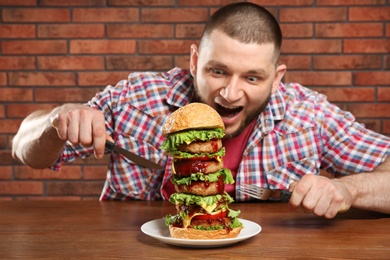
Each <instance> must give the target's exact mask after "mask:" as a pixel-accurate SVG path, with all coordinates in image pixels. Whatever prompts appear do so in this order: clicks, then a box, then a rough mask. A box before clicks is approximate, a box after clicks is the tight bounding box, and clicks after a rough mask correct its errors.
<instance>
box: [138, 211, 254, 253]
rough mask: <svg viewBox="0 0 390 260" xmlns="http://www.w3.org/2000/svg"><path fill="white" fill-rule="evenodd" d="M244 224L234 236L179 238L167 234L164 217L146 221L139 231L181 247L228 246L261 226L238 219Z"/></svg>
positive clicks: (248, 235)
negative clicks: (206, 238)
mask: <svg viewBox="0 0 390 260" xmlns="http://www.w3.org/2000/svg"><path fill="white" fill-rule="evenodd" d="M239 220H240V221H241V223H242V224H243V225H244V228H243V229H242V230H241V232H240V234H239V235H238V236H237V237H235V238H225V239H208V240H200V239H179V238H173V237H171V235H170V234H169V229H168V227H167V226H166V225H165V218H161V219H155V220H151V221H149V222H146V223H145V224H143V225H142V226H141V231H142V232H143V233H145V234H146V235H148V236H151V237H154V238H156V239H158V240H160V241H162V242H164V243H166V244H169V245H173V246H181V247H198V248H201V247H203V248H207V247H222V246H229V245H232V244H235V243H238V242H240V241H243V240H245V239H248V238H251V237H253V236H255V235H257V234H259V233H260V232H261V226H260V225H258V224H257V223H255V222H252V221H249V220H245V219H239Z"/></svg>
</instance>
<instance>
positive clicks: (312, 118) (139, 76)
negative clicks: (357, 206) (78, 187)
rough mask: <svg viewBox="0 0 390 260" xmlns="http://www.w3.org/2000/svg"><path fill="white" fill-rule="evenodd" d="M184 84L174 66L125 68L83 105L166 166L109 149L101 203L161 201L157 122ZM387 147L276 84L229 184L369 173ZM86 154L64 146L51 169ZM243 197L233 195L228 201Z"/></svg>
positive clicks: (348, 118) (295, 87) (311, 95)
mask: <svg viewBox="0 0 390 260" xmlns="http://www.w3.org/2000/svg"><path fill="white" fill-rule="evenodd" d="M192 82H193V78H192V77H191V75H190V73H189V71H187V70H182V69H178V68H175V69H172V70H171V71H168V72H166V73H152V72H146V73H132V74H130V75H129V77H128V80H124V81H121V82H119V83H118V84H117V85H116V86H115V87H112V86H108V87H106V89H105V90H104V91H102V92H100V93H98V94H97V95H96V96H95V97H94V98H93V99H92V100H91V101H90V102H89V103H88V105H90V106H91V107H94V108H96V109H99V110H101V111H102V112H103V113H104V115H105V119H106V129H107V133H108V134H110V135H111V136H112V137H113V139H114V140H115V142H116V143H117V145H119V146H121V147H123V148H125V149H129V150H131V151H133V152H135V153H137V154H139V155H141V156H143V157H145V158H147V159H150V160H153V161H154V162H157V163H159V164H161V165H165V166H166V167H165V170H160V171H159V170H150V169H145V168H142V167H140V166H138V165H136V164H134V163H133V162H132V161H129V160H128V159H126V158H124V157H123V156H120V155H118V154H117V153H111V158H110V163H109V166H108V171H107V179H106V182H105V185H104V187H103V191H102V195H101V198H100V199H101V200H109V199H121V200H125V199H147V200H155V199H161V198H162V193H161V189H162V184H163V183H166V182H167V181H168V180H169V177H170V166H171V162H172V159H171V158H170V157H168V156H167V154H166V153H165V152H164V151H163V150H162V149H160V145H161V143H162V141H163V140H164V137H163V136H162V132H161V126H162V124H163V123H164V121H165V119H166V117H167V116H168V115H169V114H170V113H171V112H172V111H174V110H176V109H177V108H179V107H182V106H184V105H186V104H188V103H189V102H190V100H191V99H192V97H193V93H194V90H193V86H192ZM389 146H390V139H389V138H388V137H386V136H383V135H379V134H377V133H375V132H373V131H370V130H367V129H366V128H364V126H362V125H361V124H359V123H357V122H355V119H354V117H353V116H352V115H351V114H350V113H349V112H345V111H342V110H340V109H339V108H338V107H336V106H334V105H332V104H330V103H329V102H327V100H326V98H325V96H323V95H321V94H319V93H317V92H314V91H311V90H309V89H307V88H305V87H302V86H301V85H299V84H295V83H290V84H287V85H285V84H280V86H279V88H278V90H277V91H276V93H275V94H274V95H273V96H272V97H271V100H270V103H269V104H268V106H267V107H266V109H265V111H264V112H263V113H262V114H261V115H259V117H258V119H257V122H256V125H255V126H254V131H253V133H252V134H251V136H250V137H249V140H248V143H247V146H246V149H245V151H244V154H243V157H242V161H241V163H240V165H239V167H238V171H237V176H236V184H237V185H239V184H240V183H252V184H256V185H259V186H261V187H265V188H271V189H286V188H288V186H289V185H290V183H291V182H292V181H295V180H299V179H300V178H301V177H302V176H303V175H305V174H319V172H320V171H319V169H320V168H323V169H325V170H326V171H328V172H329V173H331V174H333V175H334V176H342V175H348V174H351V173H359V172H369V171H372V170H373V169H374V168H375V167H376V166H378V165H379V164H380V163H381V162H383V161H384V160H385V159H386V157H387V155H388V154H389V152H390V149H389ZM91 154H93V150H92V149H91V148H84V147H82V146H72V145H71V144H67V146H66V147H65V149H64V151H63V153H62V156H61V157H60V159H59V160H58V162H57V164H56V165H54V166H53V169H55V170H59V168H60V166H61V164H62V162H65V161H72V160H74V159H75V158H77V157H85V156H89V155H91ZM248 199H249V197H247V196H246V195H243V194H240V193H237V194H236V201H244V200H248Z"/></svg>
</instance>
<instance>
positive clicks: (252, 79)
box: [247, 76, 259, 83]
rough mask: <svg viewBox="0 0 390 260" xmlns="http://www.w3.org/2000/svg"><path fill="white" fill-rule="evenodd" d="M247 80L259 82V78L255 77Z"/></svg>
mask: <svg viewBox="0 0 390 260" xmlns="http://www.w3.org/2000/svg"><path fill="white" fill-rule="evenodd" d="M247 80H248V81H249V82H252V83H255V82H257V81H259V78H258V77H254V76H249V77H247Z"/></svg>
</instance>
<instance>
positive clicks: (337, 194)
mask: <svg viewBox="0 0 390 260" xmlns="http://www.w3.org/2000/svg"><path fill="white" fill-rule="evenodd" d="M290 191H292V195H291V198H290V202H289V206H290V207H291V208H294V209H295V208H298V207H299V206H301V207H302V208H303V210H304V211H306V212H313V213H314V214H316V215H317V216H325V217H326V218H333V217H335V216H336V214H337V213H338V212H345V211H347V210H348V209H349V208H350V207H351V205H352V195H351V194H350V192H349V191H348V190H347V188H346V187H345V185H344V183H342V182H340V181H339V180H337V179H329V178H326V177H323V176H317V175H312V174H308V175H305V176H303V177H302V179H301V180H300V181H299V182H295V183H292V184H291V185H290Z"/></svg>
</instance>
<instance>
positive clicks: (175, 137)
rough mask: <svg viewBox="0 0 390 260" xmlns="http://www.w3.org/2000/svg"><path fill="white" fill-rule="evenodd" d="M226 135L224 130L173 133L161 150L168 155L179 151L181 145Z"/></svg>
mask: <svg viewBox="0 0 390 260" xmlns="http://www.w3.org/2000/svg"><path fill="white" fill-rule="evenodd" d="M224 135H225V133H224V131H223V129H222V128H215V129H200V130H195V129H193V130H186V131H182V132H177V133H173V134H170V135H168V136H167V138H166V139H165V140H164V142H163V143H162V144H161V148H162V149H164V150H165V151H167V152H168V153H171V152H175V151H177V148H178V147H179V145H181V144H184V143H186V144H190V143H191V142H193V141H196V140H200V141H210V140H211V139H214V138H218V139H220V138H222V137H223V136H224Z"/></svg>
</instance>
